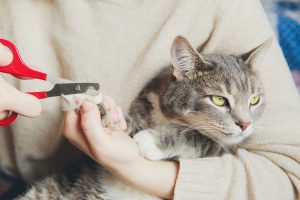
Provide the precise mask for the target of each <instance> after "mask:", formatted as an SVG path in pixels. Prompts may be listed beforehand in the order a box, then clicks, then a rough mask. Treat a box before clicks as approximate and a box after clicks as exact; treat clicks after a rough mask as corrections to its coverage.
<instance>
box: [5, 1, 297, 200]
mask: <svg viewBox="0 0 300 200" xmlns="http://www.w3.org/2000/svg"><path fill="white" fill-rule="evenodd" d="M178 34H180V35H184V36H185V37H187V38H188V39H189V40H190V41H191V43H192V44H193V45H194V46H196V47H197V46H200V45H204V46H203V51H204V52H218V53H226V54H240V53H243V52H247V51H248V50H250V49H252V48H253V47H256V46H257V45H258V44H260V43H261V42H262V41H264V40H265V39H266V38H268V37H269V36H270V35H271V34H273V33H272V32H271V28H270V26H269V24H268V22H267V20H266V17H265V14H264V13H263V10H262V7H261V5H260V3H259V2H258V1H256V0H181V1H180V0H177V1H175V0H174V1H172V0H168V1H159V0H152V1H151V0H9V1H6V0H0V37H1V38H6V39H9V40H11V41H13V42H14V43H15V44H16V45H17V46H18V47H19V50H20V52H21V54H22V56H23V57H24V60H25V62H27V63H30V64H32V65H35V66H38V67H39V69H40V70H43V71H45V72H47V73H51V74H55V75H59V76H61V77H64V78H69V79H73V80H77V81H97V82H100V83H101V88H102V91H103V93H105V94H106V95H109V96H112V97H113V98H114V99H116V101H117V103H118V104H120V105H121V107H122V108H123V109H124V110H125V111H126V110H127V109H128V106H129V104H130V102H131V101H132V99H133V98H134V97H135V96H136V95H137V94H138V92H139V90H140V89H141V88H142V87H143V85H144V84H145V83H146V82H147V81H148V80H149V79H150V78H151V77H152V76H153V75H154V74H155V73H156V72H157V71H158V70H159V69H160V68H162V67H164V66H166V65H168V64H169V63H170V59H169V50H170V45H171V42H172V40H173V39H174V37H175V36H176V35H178ZM260 75H261V77H262V78H263V80H264V81H263V84H264V86H265V88H266V92H267V104H268V106H267V109H266V112H265V114H264V116H263V117H262V119H261V121H260V123H259V127H260V128H259V129H257V130H256V132H255V134H254V135H253V136H252V137H251V138H249V139H248V140H247V141H246V143H245V144H244V145H243V148H241V149H239V150H238V151H237V153H236V154H235V155H229V154H226V155H224V156H222V157H213V158H203V159H194V160H181V161H180V171H179V175H178V179H177V183H176V188H175V199H190V200H193V199H195V200H196V199H197V200H199V199H206V200H207V199H236V200H240V199H263V200H265V199H272V200H274V199H284V200H286V199H295V198H298V199H299V198H300V101H299V96H298V94H297V92H296V89H295V86H294V84H293V82H292V79H291V76H290V74H289V71H288V67H287V64H286V62H285V60H284V58H283V55H282V52H281V50H280V48H279V46H278V44H277V42H274V44H273V46H272V48H271V51H270V52H269V54H268V59H267V61H266V62H265V63H264V64H262V65H261V66H260ZM7 79H10V81H11V82H12V83H13V84H15V86H16V87H18V88H19V89H20V90H22V91H32V90H41V89H45V88H49V86H50V85H49V84H47V83H44V82H41V81H17V80H16V79H14V78H9V77H8V78H7ZM42 104H43V113H42V115H41V116H40V117H38V118H36V119H29V118H25V117H19V118H18V120H17V121H16V122H15V123H14V124H13V125H11V126H9V127H1V128H0V166H1V168H2V169H3V170H6V171H7V172H10V173H14V174H15V175H20V176H22V177H23V178H24V179H26V180H32V179H33V178H35V177H37V176H39V175H43V174H45V173H47V172H48V171H49V170H50V169H51V168H52V167H59V165H60V164H62V165H63V164H65V161H67V160H68V159H69V158H70V157H72V155H74V153H71V152H68V151H65V150H58V149H59V148H60V146H61V144H63V143H62V140H63V139H62V124H63V122H62V115H63V113H62V112H61V110H60V105H59V98H52V99H46V100H43V101H42ZM64 154H67V155H64ZM70 159H71V158H70Z"/></svg>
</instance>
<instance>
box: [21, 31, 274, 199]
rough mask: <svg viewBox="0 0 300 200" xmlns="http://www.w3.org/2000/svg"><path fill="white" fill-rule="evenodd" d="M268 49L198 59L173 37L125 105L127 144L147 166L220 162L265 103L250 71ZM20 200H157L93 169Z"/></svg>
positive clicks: (55, 180)
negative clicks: (157, 67) (164, 57)
mask: <svg viewBox="0 0 300 200" xmlns="http://www.w3.org/2000/svg"><path fill="white" fill-rule="evenodd" d="M270 43H271V41H270V40H268V41H266V42H264V43H263V44H262V45H260V46H259V47H257V48H255V49H254V50H252V51H250V52H249V53H246V54H243V55H241V56H231V55H219V54H199V53H198V52H197V51H196V50H194V49H193V48H192V46H191V45H190V44H189V42H188V41H187V40H186V39H185V38H183V37H181V36H178V37H177V38H176V39H175V40H174V42H173V45H172V49H171V57H172V64H173V65H172V66H171V67H166V68H164V69H163V70H162V71H161V72H160V73H159V74H158V75H157V76H156V77H154V78H153V79H152V80H151V81H150V82H149V83H148V84H147V85H146V86H145V87H144V89H143V90H142V91H141V93H140V94H139V95H138V97H137V98H136V99H135V100H134V102H133V103H132V105H131V109H130V113H129V119H130V126H131V127H132V130H133V131H132V133H131V135H132V137H133V138H134V140H135V141H136V142H137V144H138V146H139V150H140V152H141V154H142V155H144V156H145V157H146V158H148V159H150V160H161V159H168V160H178V159H179V158H200V157H207V156H219V155H221V154H222V153H225V152H228V150H231V149H233V147H235V146H237V145H238V144H240V143H241V142H243V140H244V139H245V138H247V137H248V136H249V135H251V133H252V132H253V129H254V127H255V124H256V122H257V121H258V119H259V117H260V116H261V114H262V113H263V111H264V107H265V99H264V91H263V88H262V84H261V82H260V80H259V78H258V76H257V73H256V66H257V65H258V63H260V62H262V59H263V57H264V55H265V53H266V50H267V49H268V47H269V46H270ZM20 199H101V200H102V199H105V200H106V199H114V200H123V199H124V200H125V199H128V200H129V199H130V200H135V199H140V200H145V199H159V198H157V197H153V196H151V195H148V194H145V193H143V192H139V191H136V190H134V189H132V188H130V187H128V186H125V185H123V184H122V183H120V182H119V181H118V180H116V179H115V178H114V177H113V176H112V175H111V174H110V173H108V172H107V171H105V170H104V169H103V168H101V167H100V166H98V165H97V164H95V163H93V162H92V161H86V162H84V164H83V166H80V165H75V166H72V167H71V168H69V169H67V170H66V172H65V173H62V174H57V175H53V176H52V177H49V178H46V179H44V180H43V181H41V182H39V183H36V184H35V185H34V186H32V188H31V189H30V190H29V191H28V192H27V193H26V194H25V196H23V197H20Z"/></svg>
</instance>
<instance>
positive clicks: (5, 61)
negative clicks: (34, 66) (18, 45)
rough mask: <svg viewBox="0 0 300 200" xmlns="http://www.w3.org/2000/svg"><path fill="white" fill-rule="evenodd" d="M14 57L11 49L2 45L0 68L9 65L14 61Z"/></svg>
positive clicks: (0, 49)
mask: <svg viewBox="0 0 300 200" xmlns="http://www.w3.org/2000/svg"><path fill="white" fill-rule="evenodd" d="M12 58H13V55H12V53H11V51H10V50H9V48H7V47H6V46H4V45H2V44H1V43H0V67H2V66H6V65H9V64H10V63H11V61H12Z"/></svg>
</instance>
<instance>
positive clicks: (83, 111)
mask: <svg viewBox="0 0 300 200" xmlns="http://www.w3.org/2000/svg"><path fill="white" fill-rule="evenodd" d="M80 116H81V122H80V124H81V128H82V131H83V132H84V134H85V137H86V139H87V142H88V143H89V145H90V148H91V151H92V153H93V155H96V157H98V156H99V155H100V154H101V150H100V148H101V147H103V146H105V145H106V141H107V132H105V131H106V130H104V129H103V127H102V125H101V118H100V112H99V110H98V107H97V105H95V104H93V103H90V102H84V103H83V104H82V105H81V107H80Z"/></svg>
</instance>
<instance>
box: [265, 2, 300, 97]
mask: <svg viewBox="0 0 300 200" xmlns="http://www.w3.org/2000/svg"><path fill="white" fill-rule="evenodd" d="M261 2H262V4H263V6H264V8H265V10H266V13H267V15H268V17H269V19H270V22H271V24H272V25H273V28H274V31H275V33H276V34H277V38H278V41H279V44H280V46H281V48H282V51H283V54H284V56H285V58H286V61H287V63H288V65H289V68H290V69H291V73H292V76H293V78H294V80H295V83H296V85H297V87H298V90H299V92H300V0H261Z"/></svg>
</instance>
